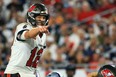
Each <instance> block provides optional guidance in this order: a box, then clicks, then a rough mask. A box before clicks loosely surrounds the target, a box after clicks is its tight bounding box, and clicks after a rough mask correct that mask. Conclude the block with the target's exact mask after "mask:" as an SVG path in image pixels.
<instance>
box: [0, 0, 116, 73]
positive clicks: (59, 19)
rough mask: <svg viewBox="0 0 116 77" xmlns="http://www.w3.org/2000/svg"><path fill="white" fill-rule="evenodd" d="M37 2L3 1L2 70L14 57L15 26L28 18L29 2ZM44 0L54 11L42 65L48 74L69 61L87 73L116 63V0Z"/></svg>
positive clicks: (0, 32)
mask: <svg viewBox="0 0 116 77" xmlns="http://www.w3.org/2000/svg"><path fill="white" fill-rule="evenodd" d="M36 2H39V0H0V73H1V72H3V71H4V70H5V68H6V65H7V63H8V61H9V58H10V53H11V45H12V41H13V36H14V32H15V27H16V26H17V25H18V24H19V23H22V22H25V21H26V12H27V9H28V7H29V5H30V4H32V3H36ZM41 2H42V3H44V4H45V5H46V6H47V8H48V9H49V13H50V21H49V25H50V27H49V31H50V34H49V35H48V36H47V48H46V50H45V53H44V54H43V56H42V58H41V61H40V62H39V64H38V65H39V66H40V68H41V69H44V70H45V71H46V75H47V74H48V73H49V72H50V70H51V69H62V68H63V69H65V66H67V65H68V64H73V66H75V68H76V69H85V70H86V71H87V72H91V70H92V71H93V70H94V71H96V70H97V69H98V68H99V66H100V65H103V64H116V0H41ZM66 69H68V68H66ZM87 69H89V70H87Z"/></svg>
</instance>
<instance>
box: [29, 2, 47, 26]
mask: <svg viewBox="0 0 116 77" xmlns="http://www.w3.org/2000/svg"><path fill="white" fill-rule="evenodd" d="M36 16H45V17H46V20H45V21H44V22H41V23H43V24H44V25H48V20H49V14H48V10H47V8H46V7H45V5H44V4H42V3H36V4H33V5H31V6H30V7H29V9H28V12H27V21H28V22H30V23H31V24H32V26H35V27H36V23H37V21H36V20H35V18H36Z"/></svg>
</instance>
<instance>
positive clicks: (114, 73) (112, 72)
mask: <svg viewBox="0 0 116 77" xmlns="http://www.w3.org/2000/svg"><path fill="white" fill-rule="evenodd" d="M98 77H116V67H115V66H114V65H104V66H102V67H101V68H100V69H99V71H98Z"/></svg>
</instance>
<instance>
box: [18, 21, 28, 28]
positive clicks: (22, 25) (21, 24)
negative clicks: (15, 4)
mask: <svg viewBox="0 0 116 77" xmlns="http://www.w3.org/2000/svg"><path fill="white" fill-rule="evenodd" d="M25 25H26V26H29V24H28V23H26V22H25V23H20V24H19V25H17V28H19V27H24V26H25Z"/></svg>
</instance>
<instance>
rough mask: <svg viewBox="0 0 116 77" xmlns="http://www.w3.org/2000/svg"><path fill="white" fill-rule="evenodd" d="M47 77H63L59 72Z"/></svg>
mask: <svg viewBox="0 0 116 77" xmlns="http://www.w3.org/2000/svg"><path fill="white" fill-rule="evenodd" d="M46 77H61V76H60V74H59V73H57V72H52V73H50V74H48V75H47V76H46Z"/></svg>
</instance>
